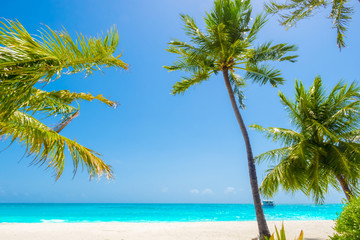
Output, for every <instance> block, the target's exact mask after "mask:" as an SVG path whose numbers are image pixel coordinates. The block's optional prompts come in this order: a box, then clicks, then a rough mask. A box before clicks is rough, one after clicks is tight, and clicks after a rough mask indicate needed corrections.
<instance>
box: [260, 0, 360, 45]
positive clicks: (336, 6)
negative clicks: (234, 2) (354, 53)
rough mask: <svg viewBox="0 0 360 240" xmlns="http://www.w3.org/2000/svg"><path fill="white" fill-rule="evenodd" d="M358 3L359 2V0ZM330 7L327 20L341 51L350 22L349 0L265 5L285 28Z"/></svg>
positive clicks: (294, 0) (300, 0) (293, 0)
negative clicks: (333, 29)
mask: <svg viewBox="0 0 360 240" xmlns="http://www.w3.org/2000/svg"><path fill="white" fill-rule="evenodd" d="M359 1H360V0H359ZM329 5H331V11H330V15H329V18H330V19H332V20H333V28H335V29H336V33H337V37H336V43H337V45H338V47H339V49H340V50H341V48H343V47H345V46H346V45H345V42H344V37H345V32H346V31H347V25H348V24H349V22H350V21H351V18H352V16H351V15H352V14H353V13H354V8H353V7H352V6H351V5H349V0H332V1H330V0H312V1H309V0H287V1H285V2H284V3H277V2H276V1H272V0H271V1H270V2H269V3H266V4H265V9H266V11H267V12H268V13H271V14H278V13H279V12H285V13H282V14H279V16H280V24H281V25H283V26H285V27H286V28H290V27H292V26H294V25H295V24H296V23H297V22H298V21H299V20H301V19H305V18H308V17H311V16H312V15H313V13H314V11H316V10H319V9H321V8H326V7H328V6H329Z"/></svg>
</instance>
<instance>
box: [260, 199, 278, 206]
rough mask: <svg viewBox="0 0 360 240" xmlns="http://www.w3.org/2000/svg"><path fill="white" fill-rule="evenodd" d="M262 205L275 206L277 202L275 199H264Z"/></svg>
mask: <svg viewBox="0 0 360 240" xmlns="http://www.w3.org/2000/svg"><path fill="white" fill-rule="evenodd" d="M262 205H263V206H264V207H275V203H274V201H273V200H264V201H263V202H262Z"/></svg>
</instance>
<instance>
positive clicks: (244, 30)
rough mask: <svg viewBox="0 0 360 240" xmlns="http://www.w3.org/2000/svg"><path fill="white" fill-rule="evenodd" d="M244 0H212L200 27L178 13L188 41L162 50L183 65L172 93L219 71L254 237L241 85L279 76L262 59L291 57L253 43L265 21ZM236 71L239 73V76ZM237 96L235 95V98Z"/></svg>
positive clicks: (278, 80) (263, 232) (286, 48)
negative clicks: (240, 145)
mask: <svg viewBox="0 0 360 240" xmlns="http://www.w3.org/2000/svg"><path fill="white" fill-rule="evenodd" d="M251 12H252V7H251V5H250V0H215V1H214V8H213V9H212V11H211V12H209V13H207V14H206V16H205V17H204V21H205V25H206V28H205V29H204V30H200V29H199V28H198V26H197V25H196V23H195V21H194V19H193V18H191V17H190V16H188V15H181V19H182V20H183V21H184V25H185V31H186V34H187V35H188V36H189V37H190V42H189V43H186V42H182V41H179V40H174V41H172V42H170V43H169V47H168V49H167V51H169V52H170V53H174V54H176V55H177V56H178V60H177V61H176V62H175V63H174V64H173V65H172V66H165V68H166V69H168V70H169V71H177V70H180V71H183V72H185V73H187V74H188V76H185V77H183V78H182V80H181V81H179V82H177V83H176V84H175V85H174V86H173V88H172V94H174V95H175V94H182V93H184V92H185V91H186V90H187V89H189V88H190V87H191V86H195V85H199V84H201V83H202V82H204V81H206V80H208V79H209V78H210V77H211V76H212V75H217V74H218V73H222V75H223V78H224V81H225V85H226V88H227V91H228V94H229V97H230V101H231V104H232V107H233V110H234V113H235V116H236V118H237V121H238V124H239V127H240V129H241V131H242V133H243V137H244V141H245V145H246V149H247V154H248V165H249V175H250V183H251V188H252V192H253V198H254V204H255V211H256V216H257V221H258V227H259V233H260V238H261V239H264V237H265V236H268V237H269V236H270V233H269V230H268V227H267V224H266V221H265V216H264V213H263V210H262V206H261V200H260V196H259V191H258V184H257V177H256V169H255V164H254V159H253V156H252V150H251V145H250V140H249V136H248V134H247V130H246V126H245V124H244V122H243V120H242V117H241V115H240V112H239V107H240V108H243V107H244V101H243V99H244V95H243V92H242V89H243V88H244V87H245V84H246V82H247V81H253V82H255V83H257V84H260V85H264V84H267V83H269V84H271V85H272V86H274V87H276V86H278V85H279V84H282V83H283V82H284V79H283V78H282V77H281V73H280V70H278V69H276V68H274V67H272V66H271V65H269V64H268V62H269V61H290V62H294V61H295V59H296V57H297V56H296V55H288V53H289V52H293V51H295V50H296V47H295V46H294V45H289V44H285V43H283V44H276V45H275V44H272V43H271V42H266V43H264V44H260V45H257V46H253V45H254V42H255V40H256V36H257V33H258V32H259V31H260V29H261V28H262V27H263V26H264V24H265V23H266V17H265V16H264V15H261V14H260V15H257V16H256V17H255V19H254V20H253V19H252V18H251ZM238 73H241V74H242V76H240V75H239V74H238ZM235 98H237V100H238V101H236V99H235Z"/></svg>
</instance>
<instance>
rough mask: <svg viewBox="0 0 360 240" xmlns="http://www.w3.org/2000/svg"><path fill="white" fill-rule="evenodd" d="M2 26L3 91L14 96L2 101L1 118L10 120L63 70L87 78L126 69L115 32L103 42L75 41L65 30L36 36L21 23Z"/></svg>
mask: <svg viewBox="0 0 360 240" xmlns="http://www.w3.org/2000/svg"><path fill="white" fill-rule="evenodd" d="M0 24H1V25H2V27H0V46H2V47H0V56H1V57H0V79H1V80H0V88H2V89H10V90H11V92H12V94H9V95H7V97H6V98H2V99H1V105H0V112H1V116H5V115H6V116H9V114H11V112H12V111H15V110H16V107H17V106H18V105H19V104H21V103H22V102H24V101H26V100H27V98H28V97H29V96H30V95H31V94H30V93H29V91H31V89H32V87H33V86H34V85H35V84H36V83H38V82H39V81H44V82H47V83H48V82H50V81H51V80H54V79H57V78H59V77H60V76H61V74H62V72H63V71H64V70H65V71H66V72H65V73H66V74H73V73H78V72H81V71H85V72H86V74H87V75H88V74H91V73H92V72H93V71H95V70H99V69H100V68H101V67H118V68H123V69H127V64H126V63H124V62H123V61H122V60H120V56H121V55H118V56H117V57H114V56H113V54H114V52H115V50H116V47H117V45H118V42H119V35H118V32H117V30H116V29H115V28H113V29H111V30H110V31H109V32H108V33H107V35H106V36H105V37H104V38H92V37H85V36H83V35H82V34H78V35H77V38H76V40H73V39H72V38H71V36H70V35H69V33H68V32H67V31H66V30H65V29H64V30H62V31H58V32H56V31H54V30H52V29H50V28H49V27H46V29H43V30H41V31H39V35H38V36H33V35H31V34H29V33H28V32H27V31H26V29H25V28H24V26H23V25H22V24H21V23H20V22H18V21H11V20H6V21H4V22H0Z"/></svg>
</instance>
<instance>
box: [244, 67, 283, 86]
mask: <svg viewBox="0 0 360 240" xmlns="http://www.w3.org/2000/svg"><path fill="white" fill-rule="evenodd" d="M280 76H281V72H280V70H278V69H275V68H273V67H270V66H269V65H267V64H262V65H260V66H259V65H258V64H248V65H247V66H246V75H245V79H251V80H252V81H254V82H256V83H259V84H260V85H264V84H267V83H270V84H271V85H272V86H273V87H276V86H278V85H282V84H283V83H284V79H283V78H282V77H280Z"/></svg>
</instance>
